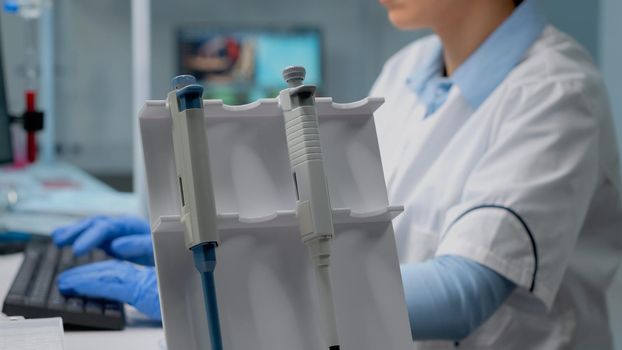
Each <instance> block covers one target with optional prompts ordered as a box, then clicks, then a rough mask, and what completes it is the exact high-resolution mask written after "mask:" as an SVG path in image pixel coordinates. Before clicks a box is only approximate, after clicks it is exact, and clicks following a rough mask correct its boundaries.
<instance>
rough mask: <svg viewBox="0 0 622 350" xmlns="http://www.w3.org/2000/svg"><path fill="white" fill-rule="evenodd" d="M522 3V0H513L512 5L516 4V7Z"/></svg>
mask: <svg viewBox="0 0 622 350" xmlns="http://www.w3.org/2000/svg"><path fill="white" fill-rule="evenodd" d="M522 3H523V0H514V5H516V7H518V6H519V5H520V4H522Z"/></svg>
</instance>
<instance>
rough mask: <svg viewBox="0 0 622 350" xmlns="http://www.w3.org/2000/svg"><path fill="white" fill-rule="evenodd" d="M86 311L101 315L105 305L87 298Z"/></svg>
mask: <svg viewBox="0 0 622 350" xmlns="http://www.w3.org/2000/svg"><path fill="white" fill-rule="evenodd" d="M84 311H86V312H87V313H89V314H96V315H101V314H102V313H103V312H104V306H103V305H102V303H100V302H98V301H94V300H87V301H86V304H85V305H84Z"/></svg>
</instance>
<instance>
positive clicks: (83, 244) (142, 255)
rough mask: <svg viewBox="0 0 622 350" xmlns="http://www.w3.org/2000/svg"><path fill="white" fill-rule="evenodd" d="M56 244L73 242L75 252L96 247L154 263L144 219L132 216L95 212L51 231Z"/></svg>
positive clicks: (141, 261) (77, 254)
mask: <svg viewBox="0 0 622 350" xmlns="http://www.w3.org/2000/svg"><path fill="white" fill-rule="evenodd" d="M52 238H53V240H54V243H56V244H57V245H58V246H61V247H62V246H66V245H70V244H71V245H72V246H73V251H74V254H75V255H76V256H80V255H84V254H87V253H88V252H90V251H91V250H93V249H95V248H102V249H104V250H105V251H106V252H107V253H108V254H109V255H111V256H114V257H116V258H119V259H124V260H129V261H132V262H135V263H138V264H142V265H154V258H153V244H152V242H151V234H150V228H149V224H148V223H147V221H145V220H143V219H141V218H137V217H131V216H123V217H107V216H94V217H90V218H87V219H84V220H82V221H80V222H78V223H76V224H73V225H68V226H64V227H60V228H58V229H56V230H55V231H54V232H52Z"/></svg>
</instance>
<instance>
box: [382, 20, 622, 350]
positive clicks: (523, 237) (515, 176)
mask: <svg viewBox="0 0 622 350" xmlns="http://www.w3.org/2000/svg"><path fill="white" fill-rule="evenodd" d="M429 44H430V40H429V39H423V40H419V41H418V42H415V43H414V44H411V45H409V46H408V47H406V48H404V49H403V50H401V51H400V52H398V53H397V54H396V55H394V56H393V57H392V58H391V59H390V60H389V61H388V62H387V63H386V65H385V67H384V69H383V71H382V73H381V75H380V77H379V78H378V80H377V81H376V83H375V85H374V87H373V89H372V95H373V96H384V97H386V104H385V105H384V106H383V107H381V109H380V110H378V112H377V113H376V117H375V121H376V127H377V131H378V140H379V144H380V151H381V155H382V161H383V167H384V173H385V179H386V182H387V188H388V192H389V199H390V202H391V203H392V204H403V205H404V206H405V209H406V210H405V212H404V214H402V215H401V216H400V217H398V218H397V219H396V220H395V221H394V227H395V231H396V239H397V245H398V249H399V256H400V261H401V263H402V264H404V263H412V262H419V261H423V260H426V259H430V258H432V257H434V256H438V255H444V254H453V255H459V256H463V257H467V258H469V259H472V260H474V261H477V262H479V263H481V264H484V265H486V266H488V267H489V268H491V269H493V270H495V271H497V272H499V273H500V274H502V275H503V276H505V277H506V278H508V279H510V280H512V281H513V282H514V283H516V284H517V285H518V286H519V288H517V290H516V291H515V292H514V293H513V295H512V296H511V297H510V298H509V299H508V300H507V301H506V302H505V304H504V305H503V306H502V307H501V308H500V309H499V310H498V311H497V312H496V313H495V314H494V315H493V316H492V317H491V318H490V319H489V320H488V321H487V322H486V323H485V324H484V325H483V326H481V327H480V328H479V329H478V330H476V331H475V332H474V333H473V334H471V335H470V336H469V337H467V338H466V339H464V340H463V341H461V342H460V346H459V348H460V349H504V350H509V349H521V350H522V349H546V350H551V349H610V348H612V344H611V331H610V329H609V323H608V314H607V307H606V302H605V292H606V290H607V288H608V287H609V285H610V283H611V280H612V278H613V276H614V274H615V271H616V269H617V267H618V265H619V260H620V257H622V204H621V202H620V193H621V185H620V176H619V163H618V153H617V150H616V149H617V148H616V141H615V136H614V132H613V130H614V129H613V124H612V118H611V113H610V109H609V104H608V101H607V98H606V92H605V89H604V86H603V82H602V79H601V76H600V75H599V73H598V71H597V70H596V68H595V67H594V65H593V64H592V62H591V59H590V58H589V55H588V54H587V53H586V52H585V51H584V50H583V49H582V48H581V47H580V46H579V45H578V44H577V43H576V42H575V41H574V40H572V39H571V38H569V37H568V36H566V35H565V34H563V33H561V32H559V31H558V30H556V29H555V28H553V27H551V26H549V27H547V28H546V29H545V30H544V32H543V33H542V35H541V37H540V38H539V39H538V40H537V41H536V42H535V44H534V45H533V46H532V47H531V48H530V49H529V51H528V53H527V55H526V58H525V59H524V60H523V61H522V62H521V63H520V64H519V65H518V66H517V67H515V68H514V70H513V71H512V72H511V73H510V74H509V75H508V77H507V78H506V79H505V81H504V82H503V83H501V85H499V86H498V87H497V88H496V90H495V91H494V92H493V93H492V94H491V95H490V96H489V97H488V99H487V100H486V101H485V102H484V103H483V104H482V105H481V106H480V107H479V108H478V109H477V110H473V109H472V108H471V107H470V106H469V105H468V104H467V102H466V101H465V99H464V98H463V96H462V95H461V92H460V88H459V87H457V86H456V85H454V87H452V90H451V91H450V93H449V97H448V99H447V102H445V104H444V105H443V106H442V107H441V108H440V109H439V110H438V111H436V112H435V113H434V114H432V115H431V116H429V117H428V118H424V117H423V116H424V114H425V107H424V105H423V104H422V103H420V102H419V101H418V98H417V96H416V95H415V94H414V93H413V92H412V91H411V90H410V89H409V88H408V87H407V86H406V84H405V83H404V81H405V78H406V77H407V76H408V75H409V74H410V73H411V72H412V67H413V66H415V65H416V64H417V62H420V61H421V60H422V59H424V58H425V57H426V55H427V54H428V53H429V52H428V51H429V50H430V47H429ZM415 344H416V345H415V348H416V349H451V348H453V347H454V346H455V344H454V343H453V342H417V343H415Z"/></svg>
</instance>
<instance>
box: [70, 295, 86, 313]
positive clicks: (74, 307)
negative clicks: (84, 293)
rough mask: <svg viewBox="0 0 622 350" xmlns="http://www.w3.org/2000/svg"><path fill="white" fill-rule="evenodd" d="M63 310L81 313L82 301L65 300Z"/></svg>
mask: <svg viewBox="0 0 622 350" xmlns="http://www.w3.org/2000/svg"><path fill="white" fill-rule="evenodd" d="M65 310H67V311H71V312H82V311H84V300H82V299H81V298H75V297H72V298H67V300H66V301H65Z"/></svg>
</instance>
